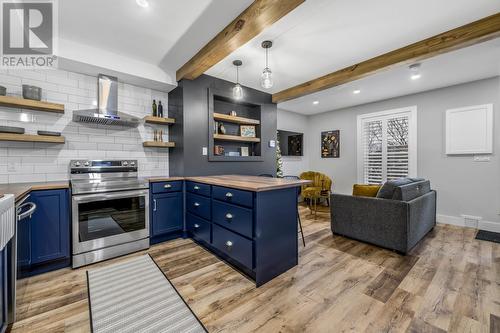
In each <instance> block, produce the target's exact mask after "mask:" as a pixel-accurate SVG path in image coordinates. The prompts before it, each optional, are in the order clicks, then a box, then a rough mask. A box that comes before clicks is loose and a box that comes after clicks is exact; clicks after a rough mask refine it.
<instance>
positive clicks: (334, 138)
mask: <svg viewBox="0 0 500 333" xmlns="http://www.w3.org/2000/svg"><path fill="white" fill-rule="evenodd" d="M321 157H322V158H339V157H340V130H335V131H326V132H321Z"/></svg>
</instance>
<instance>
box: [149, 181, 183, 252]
mask: <svg viewBox="0 0 500 333" xmlns="http://www.w3.org/2000/svg"><path fill="white" fill-rule="evenodd" d="M153 187H154V186H153ZM173 188H174V187H173ZM175 188H177V187H175ZM183 201H184V199H183V193H182V187H180V188H178V192H166V193H158V194H154V192H153V193H152V194H151V215H150V234H151V239H150V242H151V244H156V243H159V242H162V241H165V240H168V239H172V238H175V237H178V236H179V235H180V234H181V233H182V230H183V227H184V204H183Z"/></svg>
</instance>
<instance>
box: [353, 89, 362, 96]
mask: <svg viewBox="0 0 500 333" xmlns="http://www.w3.org/2000/svg"><path fill="white" fill-rule="evenodd" d="M360 92H361V90H359V89H356V90H353V91H352V93H353V94H354V95H357V94H359V93H360Z"/></svg>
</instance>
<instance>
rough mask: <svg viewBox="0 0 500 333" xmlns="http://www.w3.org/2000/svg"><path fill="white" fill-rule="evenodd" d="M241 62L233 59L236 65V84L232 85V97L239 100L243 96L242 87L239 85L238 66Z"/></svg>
mask: <svg viewBox="0 0 500 333" xmlns="http://www.w3.org/2000/svg"><path fill="white" fill-rule="evenodd" d="M242 64H243V62H242V61H241V60H235V61H233V65H235V66H236V84H235V85H234V87H233V98H234V99H237V100H240V99H242V98H243V88H242V87H241V85H240V75H239V74H240V73H239V67H240V66H241V65H242Z"/></svg>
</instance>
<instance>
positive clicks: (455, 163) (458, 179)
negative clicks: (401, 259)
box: [278, 77, 500, 231]
mask: <svg viewBox="0 0 500 333" xmlns="http://www.w3.org/2000/svg"><path fill="white" fill-rule="evenodd" d="M488 103H492V104H493V109H494V123H495V124H494V135H495V139H494V153H493V155H491V161H490V162H474V161H473V156H447V155H446V154H445V111H446V110H447V109H450V108H457V107H462V106H470V105H479V104H488ZM413 105H416V106H417V110H418V111H417V112H418V117H417V118H418V168H417V169H418V176H419V177H424V178H428V179H430V181H431V184H432V187H433V188H434V189H436V190H437V191H438V214H439V216H440V218H441V220H442V221H443V222H452V223H458V224H460V223H461V222H460V221H463V219H460V215H461V214H467V215H473V216H479V217H482V219H483V221H484V222H483V224H488V222H491V223H493V224H495V226H496V227H500V224H499V223H500V158H499V154H498V152H499V149H500V140H499V137H500V134H499V131H500V78H499V77H496V78H491V79H487V80H481V81H476V82H471V83H466V84H462V85H457V86H452V87H447V88H443V89H438V90H433V91H428V92H423V93H419V94H414V95H408V96H403V97H398V98H393V99H389V100H385V101H380V102H376V103H370V104H366V105H361V106H356V107H350V108H346V109H341V110H337V111H331V112H326V113H323V114H319V115H314V116H310V117H309V123H308V124H309V126H308V131H307V133H306V135H305V136H306V138H307V141H306V142H307V145H306V154H307V156H308V159H309V164H310V168H311V169H312V170H317V171H320V172H324V173H326V174H327V175H329V176H331V177H333V180H334V191H335V192H339V193H351V192H352V185H353V184H354V183H356V182H357V170H356V168H357V167H356V165H357V164H356V162H357V160H356V158H357V157H356V117H357V115H359V114H364V113H370V112H376V111H383V110H389V109H395V108H401V107H406V106H413ZM278 124H280V122H279V118H278ZM336 129H339V130H340V144H341V146H340V158H338V159H333V158H329V159H322V158H321V157H320V144H319V142H320V133H321V131H326V130H336ZM490 226H491V225H490ZM496 227H495V228H496ZM495 228H490V229H495ZM495 230H496V229H495ZM498 231H500V229H499V230H498Z"/></svg>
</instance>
